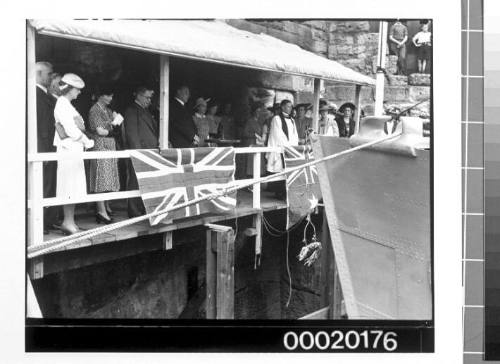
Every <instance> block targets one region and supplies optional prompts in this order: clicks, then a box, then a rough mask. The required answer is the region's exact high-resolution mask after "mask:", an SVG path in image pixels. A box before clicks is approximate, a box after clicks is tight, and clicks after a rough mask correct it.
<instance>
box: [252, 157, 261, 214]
mask: <svg viewBox="0 0 500 364" xmlns="http://www.w3.org/2000/svg"><path fill="white" fill-rule="evenodd" d="M261 160H262V159H261V154H260V153H255V154H254V155H253V178H260V168H261V167H260V162H261ZM252 206H253V207H254V208H256V209H260V183H256V184H254V185H253V203H252Z"/></svg>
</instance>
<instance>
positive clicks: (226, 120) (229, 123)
mask: <svg viewBox="0 0 500 364" xmlns="http://www.w3.org/2000/svg"><path fill="white" fill-rule="evenodd" d="M231 108H232V105H231V104H230V103H226V104H224V107H223V110H222V115H221V122H220V124H219V129H220V132H219V134H220V137H221V139H230V140H233V139H237V135H236V125H235V124H234V122H235V121H234V117H233V115H232V112H231Z"/></svg>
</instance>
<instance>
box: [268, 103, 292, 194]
mask: <svg viewBox="0 0 500 364" xmlns="http://www.w3.org/2000/svg"><path fill="white" fill-rule="evenodd" d="M280 106H281V112H280V113H279V114H278V115H275V116H274V117H273V118H272V120H271V127H270V130H269V138H268V141H267V145H268V146H269V147H284V146H298V145H299V135H298V134H297V127H296V125H295V121H294V120H293V118H292V117H291V116H290V114H291V113H292V108H293V105H292V102H291V101H290V100H286V99H285V100H283V101H281V104H280ZM266 157H267V171H268V172H271V173H277V172H281V171H283V169H284V168H285V161H284V158H283V153H280V152H269V153H267V154H266ZM284 182H285V181H278V182H273V183H272V184H271V183H270V184H269V186H268V189H270V190H272V191H274V192H275V194H276V197H278V198H284V197H285V196H286V187H285V183H284Z"/></svg>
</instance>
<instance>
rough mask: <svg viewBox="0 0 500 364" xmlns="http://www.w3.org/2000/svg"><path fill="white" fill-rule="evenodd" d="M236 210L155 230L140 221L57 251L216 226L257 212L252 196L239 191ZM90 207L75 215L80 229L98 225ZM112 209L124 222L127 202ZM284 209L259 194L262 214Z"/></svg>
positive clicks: (116, 203) (49, 237)
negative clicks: (208, 224) (214, 224)
mask: <svg viewBox="0 0 500 364" xmlns="http://www.w3.org/2000/svg"><path fill="white" fill-rule="evenodd" d="M237 200H238V202H237V206H236V209H235V210H234V212H233V213H231V214H227V215H205V216H200V217H199V218H197V219H186V220H178V221H174V223H172V224H161V223H160V224H158V225H156V226H151V225H150V224H149V221H143V222H140V223H137V224H134V225H130V226H127V227H125V228H121V229H118V230H114V231H112V232H109V233H104V234H101V235H98V236H96V237H93V238H90V239H87V240H83V241H81V242H78V243H75V244H74V245H70V246H67V247H64V248H62V249H60V250H56V251H54V252H57V251H63V250H73V249H77V248H82V247H88V246H94V245H100V244H104V243H110V242H115V241H119V240H126V239H131V238H135V237H139V236H145V235H151V234H158V233H164V232H168V231H174V230H179V229H185V228H189V227H193V226H199V225H203V224H206V223H215V222H221V221H225V220H230V219H234V218H236V217H243V216H248V215H252V214H255V213H257V212H258V211H259V209H255V208H253V207H252V193H251V192H249V191H245V190H239V191H238V196H237ZM90 206H91V204H87V205H80V206H78V208H77V211H76V218H75V220H76V222H77V224H78V225H79V226H80V227H81V228H82V229H92V228H95V227H97V226H102V225H98V224H97V223H96V221H95V215H94V208H93V207H92V209H90V208H89V207H90ZM112 207H113V209H114V212H115V215H114V216H113V218H114V219H115V221H116V222H118V221H122V220H125V219H127V218H128V217H127V211H126V201H125V200H117V201H113V202H112ZM284 208H286V201H284V200H278V199H276V198H275V197H274V194H273V193H270V192H267V191H262V194H261V210H262V211H264V212H266V211H272V210H278V209H284ZM61 236H62V233H61V232H59V231H50V232H49V234H47V235H44V241H48V240H52V239H57V238H60V237H61Z"/></svg>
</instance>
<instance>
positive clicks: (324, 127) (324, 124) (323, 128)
mask: <svg viewBox="0 0 500 364" xmlns="http://www.w3.org/2000/svg"><path fill="white" fill-rule="evenodd" d="M330 110H332V107H331V106H328V105H326V104H325V105H323V106H321V107H320V108H319V120H318V125H319V134H320V135H327V136H336V137H338V136H339V128H338V125H337V123H336V122H335V117H334V116H333V115H332V114H329V111H330Z"/></svg>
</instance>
